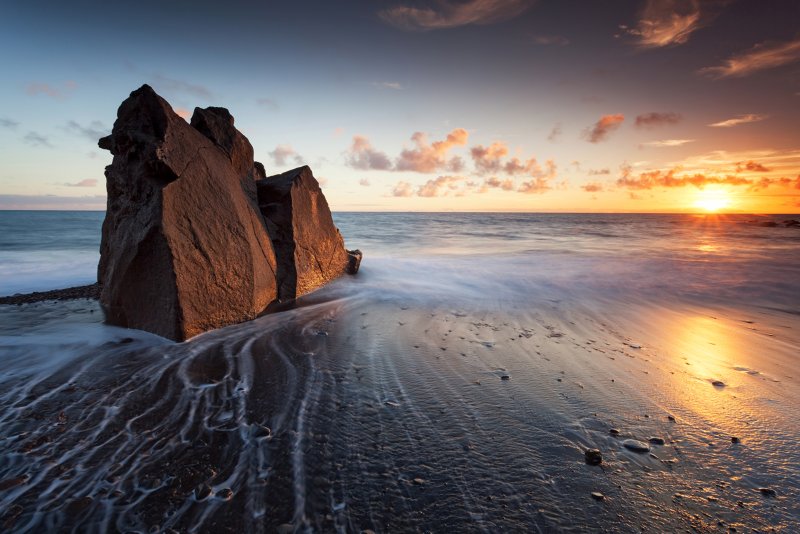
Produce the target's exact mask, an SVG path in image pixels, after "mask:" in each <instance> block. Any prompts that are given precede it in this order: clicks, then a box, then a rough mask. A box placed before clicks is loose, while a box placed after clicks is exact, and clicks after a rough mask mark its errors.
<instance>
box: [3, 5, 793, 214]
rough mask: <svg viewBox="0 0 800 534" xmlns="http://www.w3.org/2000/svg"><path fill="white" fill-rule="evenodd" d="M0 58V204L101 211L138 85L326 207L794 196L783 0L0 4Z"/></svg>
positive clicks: (543, 205) (633, 205) (501, 207)
mask: <svg viewBox="0 0 800 534" xmlns="http://www.w3.org/2000/svg"><path fill="white" fill-rule="evenodd" d="M0 66H2V71H3V76H2V79H0V209H104V207H105V177H104V174H103V171H104V168H105V166H106V165H108V164H110V162H111V155H110V154H109V153H108V152H105V151H103V150H101V149H99V148H98V147H97V139H98V138H99V137H101V136H104V135H106V134H108V133H109V132H110V130H111V127H112V125H113V123H114V119H115V118H116V110H117V108H118V107H119V104H120V103H121V102H122V101H123V100H124V99H125V98H126V97H127V96H128V95H129V94H130V92H131V91H133V90H134V89H136V88H138V87H139V86H141V85H142V84H144V83H147V84H150V85H151V86H152V87H153V88H154V89H155V90H156V91H157V92H158V93H159V94H160V95H161V96H163V97H164V98H165V99H167V100H168V101H169V102H170V104H171V105H172V106H173V108H174V109H175V111H176V112H177V113H178V114H179V115H181V116H184V117H187V118H188V117H189V116H190V115H191V113H192V110H193V109H194V108H195V107H207V106H212V105H213V106H222V107H226V108H228V109H229V110H230V111H231V113H232V114H233V115H234V117H235V119H236V126H237V127H238V128H239V129H240V130H241V131H242V132H243V133H244V134H245V135H246V136H247V137H248V138H249V139H250V141H251V143H252V144H253V146H254V148H255V154H256V159H257V160H259V161H261V162H263V163H264V165H265V167H266V168H267V172H268V174H277V173H280V172H283V171H286V170H289V169H291V168H293V167H297V166H299V165H305V164H307V165H309V166H310V167H311V168H312V170H313V172H314V175H315V176H316V177H317V178H318V180H319V181H320V183H321V184H322V187H323V191H324V192H325V195H326V197H327V199H328V202H329V204H330V205H331V207H332V209H333V210H334V211H531V212H541V211H566V212H687V211H689V212H691V211H703V210H722V211H731V212H747V213H798V212H800V2H798V1H796V0H702V1H701V0H615V1H613V2H596V1H592V0H585V1H577V0H460V1H456V0H360V1H359V0H356V1H348V2H344V1H339V2H332V1H330V0H328V1H321V2H305V1H296V2H291V3H289V2H270V1H266V0H262V1H259V2H255V1H253V2H245V1H242V0H227V1H225V2H218V1H210V0H194V1H184V0H179V1H172V2H166V1H165V0H162V1H160V2H153V1H151V0H140V1H137V2H118V1H114V0H106V1H104V2H99V1H88V0H72V1H70V2H64V1H50V0H48V1H42V0H24V1H20V0H5V1H4V2H2V3H0Z"/></svg>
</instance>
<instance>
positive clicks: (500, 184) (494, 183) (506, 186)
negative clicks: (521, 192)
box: [483, 176, 516, 191]
mask: <svg viewBox="0 0 800 534" xmlns="http://www.w3.org/2000/svg"><path fill="white" fill-rule="evenodd" d="M483 187H485V188H492V189H502V190H503V191H513V190H514V188H515V187H516V186H515V184H514V180H512V179H510V178H508V179H506V180H501V179H500V178H497V177H496V176H492V177H491V178H489V179H487V180H485V181H484V182H483Z"/></svg>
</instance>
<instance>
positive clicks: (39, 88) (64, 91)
mask: <svg viewBox="0 0 800 534" xmlns="http://www.w3.org/2000/svg"><path fill="white" fill-rule="evenodd" d="M77 86H78V84H76V83H75V82H73V81H66V82H64V83H63V84H62V85H61V87H56V86H53V85H50V84H48V83H39V82H33V83H29V84H28V85H27V86H26V87H25V93H26V94H28V95H30V96H39V95H45V96H49V97H50V98H55V99H58V100H60V99H62V98H66V97H67V96H68V95H69V94H70V93H71V92H72V91H73V90H74V89H75V88H76V87H77Z"/></svg>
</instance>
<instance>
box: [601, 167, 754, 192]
mask: <svg viewBox="0 0 800 534" xmlns="http://www.w3.org/2000/svg"><path fill="white" fill-rule="evenodd" d="M753 183H754V182H753V181H752V180H748V179H747V178H742V177H739V176H735V175H731V174H729V175H708V174H704V173H695V174H679V171H678V170H675V169H670V170H667V171H664V170H654V171H647V172H643V173H640V174H639V175H638V176H634V175H633V173H632V172H631V170H630V168H626V169H625V170H624V171H623V175H622V176H621V177H620V178H619V179H617V182H616V184H617V186H618V187H621V188H624V189H629V190H649V189H654V188H674V187H688V186H694V187H696V188H698V189H703V188H704V187H705V186H707V185H731V186H742V185H753Z"/></svg>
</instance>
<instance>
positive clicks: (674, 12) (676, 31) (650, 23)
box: [620, 0, 701, 48]
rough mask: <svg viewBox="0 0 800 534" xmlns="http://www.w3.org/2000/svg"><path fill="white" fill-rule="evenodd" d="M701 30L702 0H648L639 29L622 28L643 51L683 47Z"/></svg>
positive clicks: (642, 12)
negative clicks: (635, 40) (675, 46)
mask: <svg viewBox="0 0 800 534" xmlns="http://www.w3.org/2000/svg"><path fill="white" fill-rule="evenodd" d="M700 27H701V13H700V2H699V1H698V0H647V2H646V3H645V5H644V9H642V11H641V14H640V16H639V21H638V22H637V24H636V27H635V28H628V27H627V26H620V28H621V29H622V30H623V31H624V32H626V33H628V34H629V35H633V36H635V37H636V38H637V39H638V45H639V46H641V47H643V48H659V47H663V46H671V45H679V44H683V43H685V42H686V41H688V40H689V36H690V35H691V34H692V33H694V32H695V31H696V30H697V29H699V28H700Z"/></svg>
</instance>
